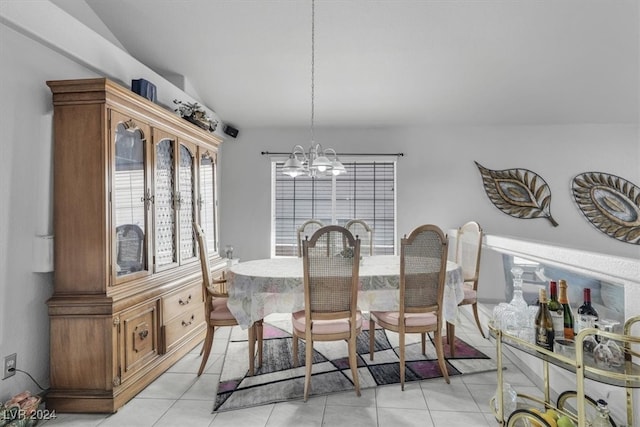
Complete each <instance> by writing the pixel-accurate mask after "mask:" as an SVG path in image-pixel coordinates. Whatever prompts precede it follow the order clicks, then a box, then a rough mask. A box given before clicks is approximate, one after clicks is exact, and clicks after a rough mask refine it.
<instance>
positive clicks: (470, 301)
mask: <svg viewBox="0 0 640 427" xmlns="http://www.w3.org/2000/svg"><path fill="white" fill-rule="evenodd" d="M457 234H458V235H457V237H456V252H455V262H456V264H458V265H459V266H460V267H462V277H463V281H464V284H463V286H464V299H463V300H462V301H461V302H460V303H459V304H458V306H461V305H471V308H472V310H473V317H474V318H475V320H476V325H478V330H479V331H480V334H481V335H482V338H486V337H485V334H484V331H483V330H482V325H481V324H480V317H479V315H478V275H479V273H480V253H481V251H482V236H483V231H482V227H480V224H478V223H477V222H475V221H469V222H467V223H465V224H464V225H462V226H461V227H459V228H458V233H457ZM455 338H456V326H455V325H454V324H453V323H449V322H447V341H448V342H449V351H450V354H451V356H454V355H455Z"/></svg>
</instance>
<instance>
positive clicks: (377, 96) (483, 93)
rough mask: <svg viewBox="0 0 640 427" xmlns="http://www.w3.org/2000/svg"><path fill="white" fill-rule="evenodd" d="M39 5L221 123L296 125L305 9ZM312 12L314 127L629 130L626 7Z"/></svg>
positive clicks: (307, 60) (200, 0) (607, 1)
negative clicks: (125, 55) (160, 78)
mask: <svg viewBox="0 0 640 427" xmlns="http://www.w3.org/2000/svg"><path fill="white" fill-rule="evenodd" d="M53 1H54V3H56V4H58V5H59V6H60V7H62V8H64V9H65V10H67V11H68V12H69V13H71V14H73V15H75V16H76V17H78V18H79V19H81V20H83V22H85V23H86V24H87V25H89V26H90V27H92V28H94V29H95V30H96V31H98V32H100V33H101V34H103V35H105V36H106V37H107V38H110V39H111V40H113V41H114V42H115V43H116V44H119V45H121V46H122V47H123V48H124V49H125V50H126V51H128V52H129V53H130V54H131V55H132V56H133V57H135V58H137V59H138V60H140V61H141V62H143V63H145V64H146V65H148V66H149V67H151V68H152V69H154V70H155V71H157V72H159V73H160V74H164V75H167V74H175V75H180V76H184V78H185V79H186V81H187V83H188V85H187V91H188V92H190V94H191V95H193V96H194V97H196V98H197V99H200V100H201V101H202V102H203V103H204V104H205V105H207V106H208V107H210V108H212V109H214V110H215V111H216V112H217V113H218V114H219V115H220V117H221V118H222V119H223V120H224V121H226V122H229V123H232V124H234V125H235V126H237V127H240V128H243V127H245V128H246V127H252V126H308V125H309V122H310V114H311V113H310V107H311V2H310V1H301V0H279V1H276V0H234V1H232V0H192V1H188V0H160V1H158V0H110V1H103V0H86V3H83V7H84V10H83V9H82V8H80V7H78V2H79V0H53ZM87 5H88V6H87ZM315 9H316V32H315V46H316V56H315V64H316V67H315V118H316V125H318V126H396V125H415V124H462V125H476V124H501V125H510V124H541V123H543V124H562V123H638V97H639V86H638V80H639V77H638V75H639V70H638V62H639V61H638V58H639V25H638V22H639V20H640V13H639V11H638V1H637V0H503V1H497V0H465V1H461V0H447V1H444V0H439V1H430V0H424V1H419V0H368V1H365V0H317V1H316V5H315ZM89 12H90V13H89ZM96 16H97V18H99V19H96Z"/></svg>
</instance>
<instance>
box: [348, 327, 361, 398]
mask: <svg viewBox="0 0 640 427" xmlns="http://www.w3.org/2000/svg"><path fill="white" fill-rule="evenodd" d="M357 339H358V337H357V335H355V334H354V336H352V337H351V338H349V366H350V367H351V375H352V376H353V385H354V386H355V388H356V396H358V397H360V380H359V379H358V357H357V355H356V346H357V345H358V341H357Z"/></svg>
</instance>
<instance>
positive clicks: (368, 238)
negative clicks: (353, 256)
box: [344, 219, 373, 256]
mask: <svg viewBox="0 0 640 427" xmlns="http://www.w3.org/2000/svg"><path fill="white" fill-rule="evenodd" d="M344 227H345V228H346V229H347V230H349V231H350V232H351V234H353V235H354V236H358V237H359V238H360V249H361V252H360V253H361V255H369V256H372V255H373V229H372V228H371V227H370V226H369V224H367V223H366V222H365V221H364V220H362V219H352V220H349V221H347V223H346V224H345V226H344Z"/></svg>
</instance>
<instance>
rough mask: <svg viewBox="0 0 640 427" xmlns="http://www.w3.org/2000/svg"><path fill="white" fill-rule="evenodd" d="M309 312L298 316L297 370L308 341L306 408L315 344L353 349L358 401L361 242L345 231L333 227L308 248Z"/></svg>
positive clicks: (295, 319) (305, 262)
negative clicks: (338, 344)
mask: <svg viewBox="0 0 640 427" xmlns="http://www.w3.org/2000/svg"><path fill="white" fill-rule="evenodd" d="M302 254H303V256H302V262H303V272H304V302H305V305H304V306H305V308H304V310H301V311H298V312H296V313H293V315H292V325H293V328H292V331H293V333H292V334H293V366H296V367H297V366H298V340H299V339H303V340H305V344H306V349H305V367H306V370H305V381H304V400H305V402H306V400H307V398H308V396H309V390H310V387H311V371H312V363H313V343H314V342H315V341H340V340H346V341H347V343H348V352H349V366H350V368H351V373H352V376H353V384H354V386H355V391H356V395H358V396H360V382H359V380H358V361H357V355H356V340H357V336H358V334H359V333H360V331H361V330H362V314H361V313H360V311H358V309H357V303H358V301H357V299H358V282H359V266H360V263H359V260H360V241H359V240H357V239H356V238H354V237H353V235H352V234H351V233H350V232H349V230H347V229H346V228H344V227H341V226H338V225H328V226H325V227H322V228H320V229H319V230H318V231H316V232H315V233H314V234H313V235H312V236H311V238H310V239H308V238H307V239H305V240H304V241H303V243H302Z"/></svg>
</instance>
